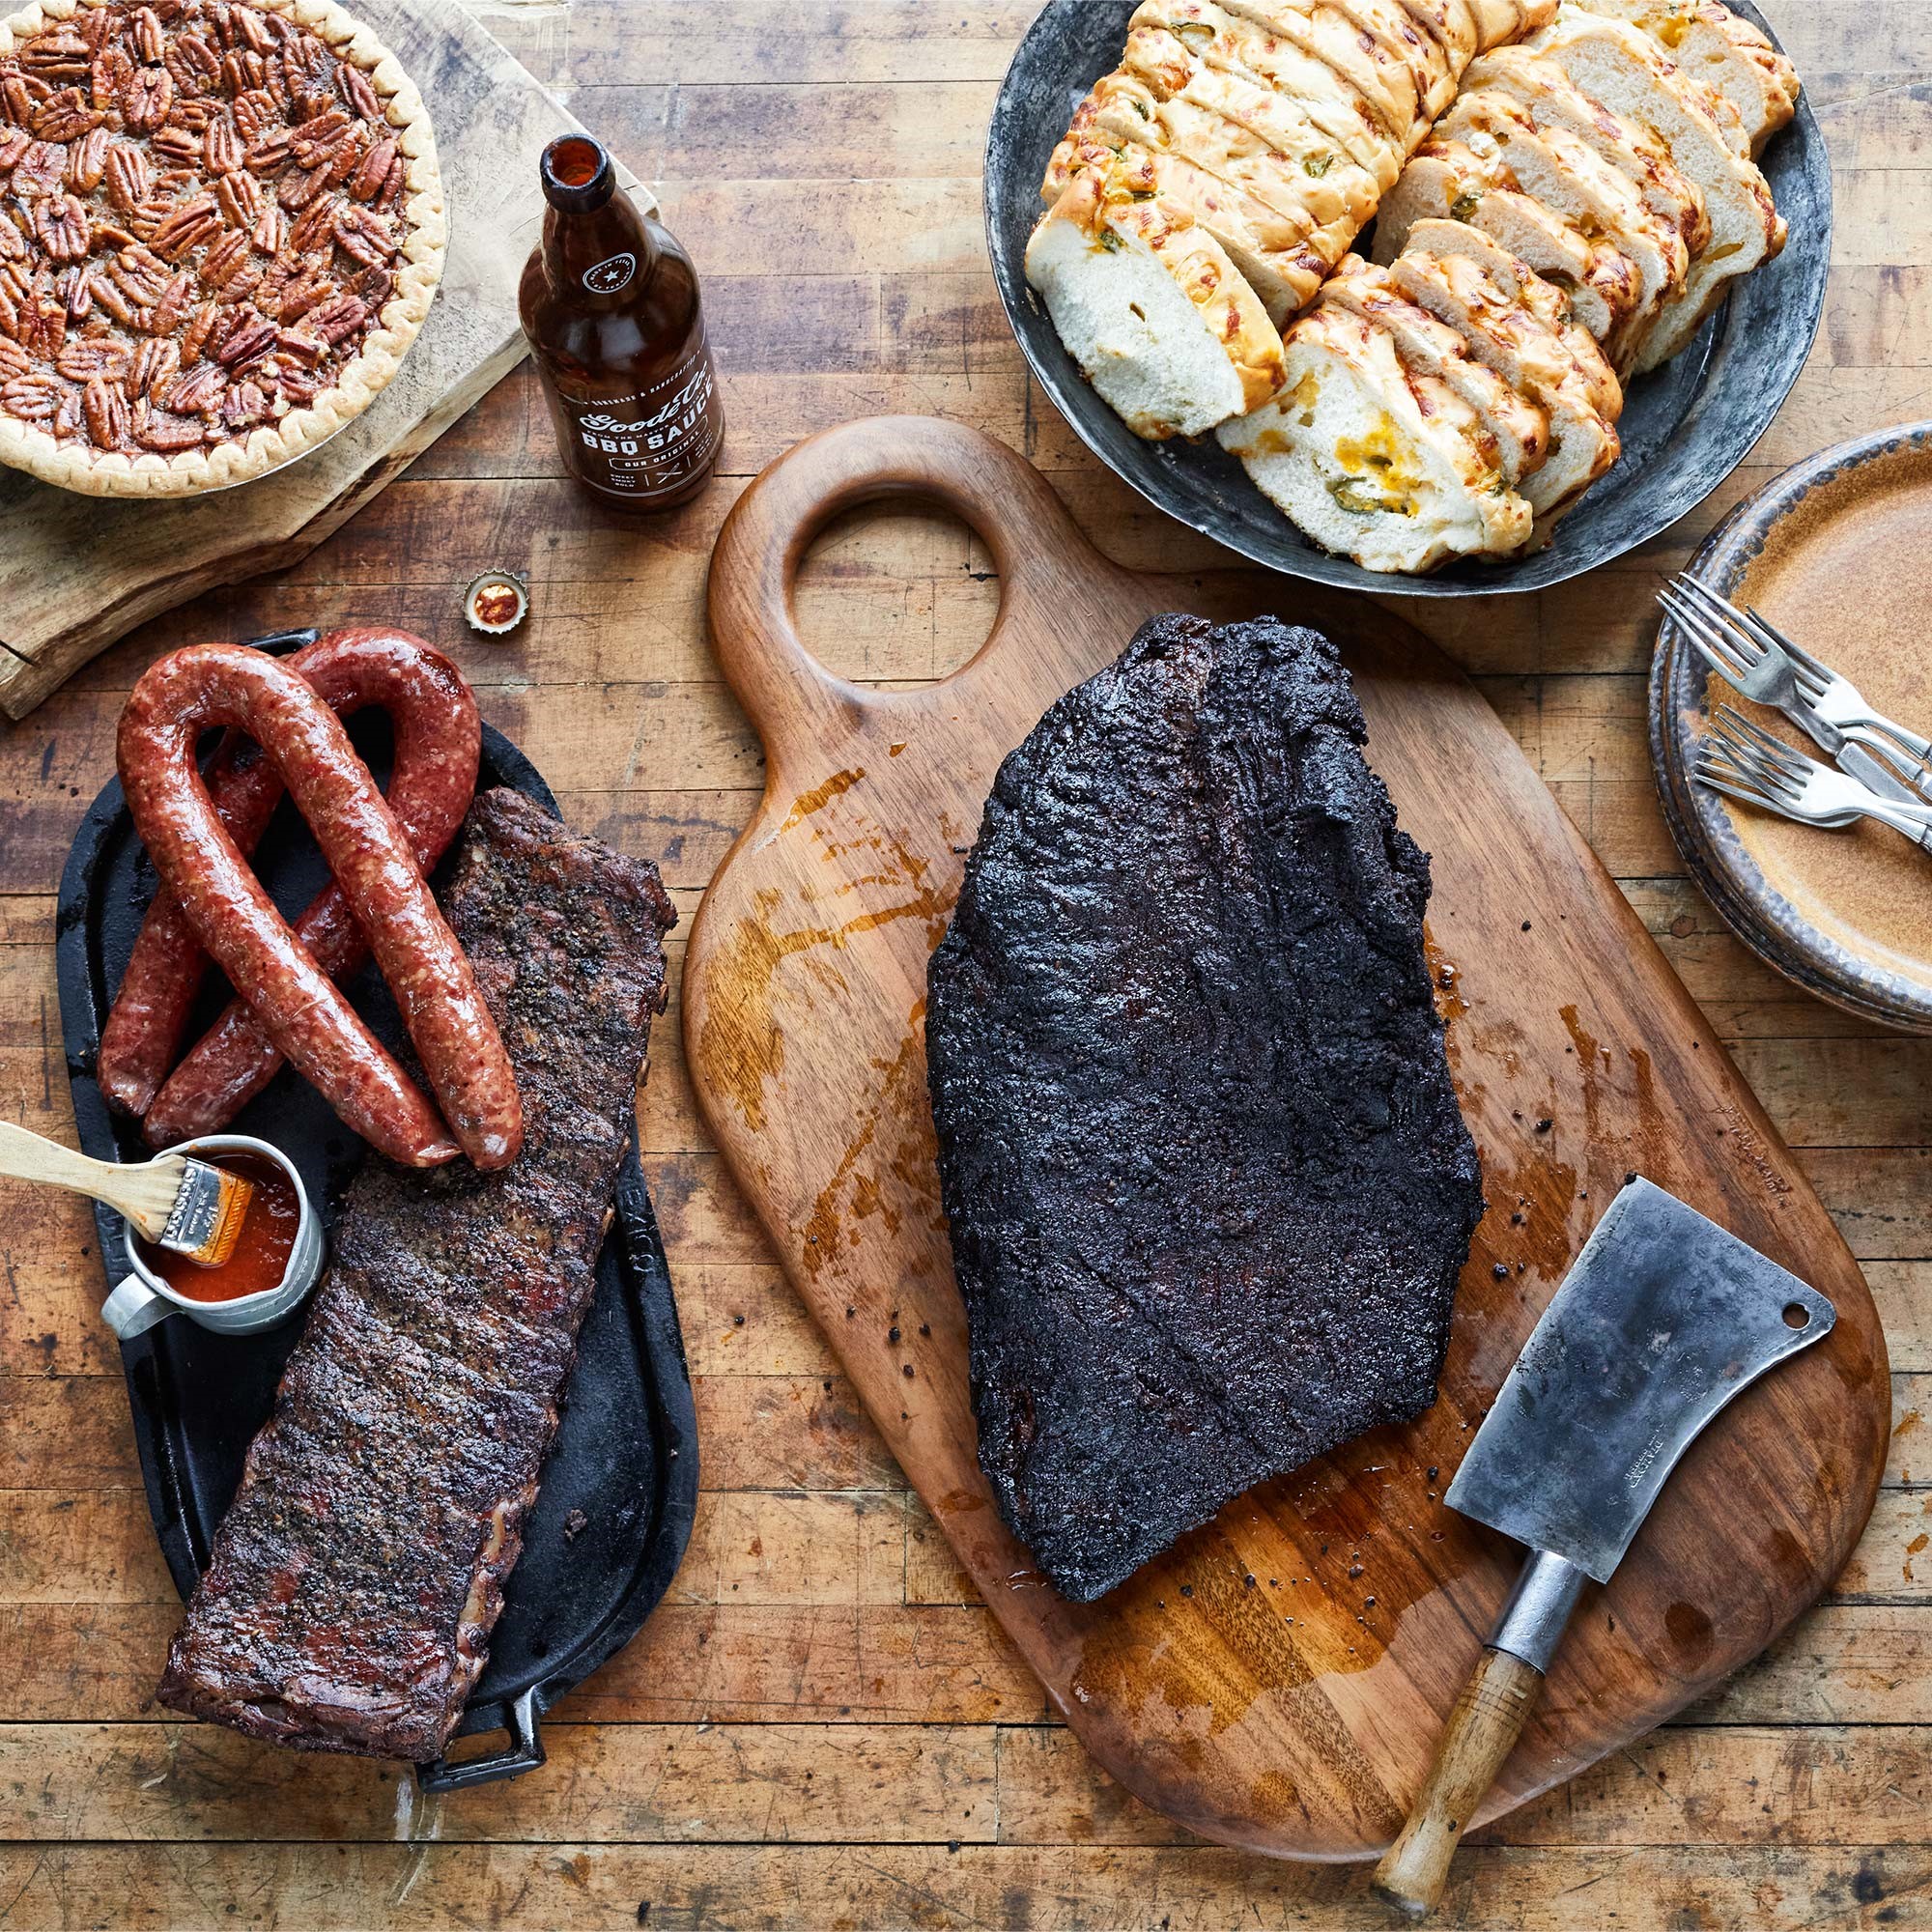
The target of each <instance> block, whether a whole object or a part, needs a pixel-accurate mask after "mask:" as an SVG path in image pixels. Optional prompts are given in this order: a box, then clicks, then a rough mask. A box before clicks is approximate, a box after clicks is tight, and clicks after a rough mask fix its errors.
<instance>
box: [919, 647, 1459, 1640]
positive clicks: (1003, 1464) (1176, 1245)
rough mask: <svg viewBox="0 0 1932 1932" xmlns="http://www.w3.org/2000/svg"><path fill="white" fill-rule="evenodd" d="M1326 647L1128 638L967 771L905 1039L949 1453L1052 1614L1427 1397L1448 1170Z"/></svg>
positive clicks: (1394, 859) (1371, 792) (1387, 830)
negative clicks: (916, 1020) (937, 1313)
mask: <svg viewBox="0 0 1932 1932" xmlns="http://www.w3.org/2000/svg"><path fill="white" fill-rule="evenodd" d="M1366 737H1367V733H1366V729H1365V726H1364V724H1363V720H1362V713H1361V709H1360V707H1359V705H1358V703H1357V701H1356V698H1355V696H1354V692H1353V689H1352V687H1351V685H1350V681H1349V676H1348V673H1347V672H1346V671H1345V670H1344V668H1343V667H1342V663H1341V660H1340V657H1339V656H1338V654H1337V652H1336V650H1335V648H1334V646H1333V645H1332V644H1331V643H1330V642H1329V641H1328V640H1327V639H1325V638H1323V637H1321V636H1319V635H1317V634H1316V633H1314V632H1310V631H1303V630H1291V629H1289V628H1287V627H1286V626H1284V625H1281V624H1278V623H1274V622H1271V621H1267V622H1258V623H1251V624H1238V625H1235V626H1232V627H1230V628H1228V629H1225V630H1215V629H1213V628H1212V627H1210V626H1209V625H1208V624H1207V623H1206V622H1204V621H1202V620H1200V619H1198V618H1189V617H1162V618H1158V619H1156V620H1155V621H1154V622H1152V623H1151V624H1149V625H1148V626H1147V627H1146V628H1145V629H1143V630H1142V631H1141V633H1140V635H1139V636H1138V637H1136V638H1135V639H1134V640H1133V642H1132V643H1131V644H1130V645H1129V646H1128V647H1127V649H1126V651H1125V652H1124V653H1123V654H1122V657H1121V658H1120V659H1119V660H1118V661H1117V662H1116V663H1115V664H1114V665H1113V666H1112V667H1111V668H1108V669H1107V670H1104V671H1102V672H1101V673H1100V674H1099V675H1098V676H1096V677H1094V678H1092V679H1090V680H1089V681H1088V682H1087V683H1086V684H1084V685H1082V686H1080V687H1079V688H1078V689H1077V690H1075V691H1073V692H1072V693H1070V694H1069V695H1068V696H1065V698H1063V699H1062V700H1061V701H1060V702H1059V703H1058V704H1056V705H1055V706H1054V707H1053V708H1052V710H1050V711H1049V712H1048V713H1047V714H1046V716H1045V717H1044V718H1043V719H1042V720H1041V721H1040V723H1039V725H1037V727H1036V728H1035V730H1034V731H1033V733H1032V735H1031V736H1030V737H1029V738H1028V739H1027V741H1026V742H1025V743H1024V744H1023V745H1022V746H1021V747H1020V748H1019V749H1018V750H1017V751H1016V752H1014V753H1012V755H1011V756H1010V757H1009V758H1008V759H1007V761H1006V763H1005V764H1004V765H1003V766H1002V767H1001V770H1000V774H999V778H998V781H996V783H995V785H994V788H993V794H992V797H991V799H990V800H989V801H988V803H987V806H986V812H985V818H984V822H983V823H982V825H981V827H980V838H979V842H978V843H977V844H976V845H975V847H974V849H973V853H972V857H971V858H970V860H969V861H968V863H967V867H966V878H965V884H964V887H963V889H962V891H961V894H960V898H959V903H958V908H957V910H956V912H955V913H954V915H953V919H952V927H951V930H950V931H949V932H948V933H947V935H946V938H945V941H944V942H943V944H942V945H941V946H940V948H939V950H938V952H936V953H935V954H934V956H933V960H932V965H931V974H930V985H929V998H928V1003H927V1017H926V1048H927V1056H928V1068H929V1075H930V1081H931V1092H932V1104H933V1116H934V1120H935V1122H936V1124H937V1127H938V1136H939V1171H940V1179H941V1183H942V1187H943V1191H944V1201H945V1207H946V1212H947V1216H948V1219H949V1221H950V1224H951V1228H952V1253H953V1261H954V1265H955V1270H956V1273H957V1276H958V1281H959V1288H960V1293H961V1294H962V1295H963V1296H964V1299H965V1303H966V1312H967V1316H968V1321H969V1327H970V1332H971V1341H972V1386H973V1403H974V1410H975V1413H976V1415H977V1416H978V1418H979V1425H980V1464H981V1466H982V1467H983V1469H984V1470H985V1473H986V1477H987V1480H988V1481H989V1483H990V1484H991V1486H992V1489H993V1493H994V1496H995V1497H996V1499H997V1501H998V1503H999V1506H1000V1509H1001V1511H1002V1512H1003V1514H1004V1515H1005V1517H1006V1520H1007V1521H1008V1522H1009V1525H1010V1526H1011V1527H1012V1529H1013V1530H1014V1532H1015V1533H1016V1534H1017V1535H1018V1536H1019V1537H1020V1539H1021V1540H1022V1541H1023V1542H1024V1543H1025V1544H1026V1545H1027V1547H1028V1548H1030V1549H1031V1550H1032V1552H1033V1554H1034V1556H1035V1558H1036V1559H1037V1562H1038V1563H1039V1565H1040V1567H1041V1569H1042V1570H1043V1571H1044V1572H1045V1574H1046V1575H1047V1577H1050V1578H1051V1580H1052V1581H1053V1582H1054V1584H1055V1585H1056V1586H1057V1587H1058V1588H1059V1589H1060V1590H1061V1591H1062V1592H1064V1593H1065V1595H1066V1596H1068V1597H1070V1598H1073V1599H1075V1600H1077V1601H1082V1602H1085V1601H1088V1600H1090V1599H1092V1598H1094V1597H1097V1596H1099V1595H1101V1594H1102V1593H1103V1592H1104V1591H1106V1590H1109V1589H1111V1588H1112V1587H1113V1586H1114V1585H1115V1584H1117V1583H1118V1582H1120V1581H1121V1580H1122V1578H1123V1577H1126V1576H1128V1575H1129V1574H1130V1573H1131V1572H1132V1571H1134V1570H1135V1569H1136V1568H1138V1567H1139V1566H1140V1565H1141V1564H1143V1563H1145V1562H1146V1561H1147V1560H1148V1558H1150V1557H1151V1556H1152V1555H1154V1554H1155V1553H1156V1552H1158V1551H1159V1550H1161V1549H1164V1548H1166V1547H1167V1546H1168V1545H1169V1544H1170V1543H1172V1542H1173V1541H1174V1540H1175V1538H1176V1537H1178V1536H1179V1535H1180V1534H1182V1532H1184V1531H1186V1530H1188V1529H1190V1528H1192V1527H1194V1526H1195V1525H1197V1524H1199V1523H1201V1522H1204V1521H1205V1520H1207V1519H1208V1518H1209V1517H1211V1516H1212V1515H1213V1514H1214V1512H1215V1511H1216V1510H1217V1509H1218V1508H1219V1507H1220V1506H1221V1505H1222V1504H1223V1503H1225V1502H1227V1501H1228V1500H1229V1499H1230V1498H1231V1497H1233V1496H1235V1495H1236V1494H1238V1493H1239V1492H1241V1491H1243V1490H1246V1489H1248V1488H1250V1487H1251V1486H1252V1485H1254V1484H1256V1483H1258V1482H1261V1481H1263V1480H1264V1478H1267V1477H1270V1476H1273V1475H1277V1474H1279V1473H1282V1472H1284V1471H1287V1470H1291V1469H1293V1468H1295V1467H1297V1466H1299V1465H1300V1464H1302V1463H1306V1462H1308V1461H1309V1460H1310V1459H1311V1458H1313V1457H1316V1456H1320V1455H1321V1454H1322V1453H1324V1452H1325V1451H1327V1450H1330V1449H1333V1448H1335V1447H1336V1446H1337V1445H1339V1444H1341V1443H1343V1442H1346V1441H1348V1440H1349V1439H1350V1437H1352V1436H1355V1435H1360V1434H1361V1433H1362V1432H1363V1431H1364V1430H1368V1429H1373V1428H1376V1427H1378V1425H1381V1424H1387V1423H1400V1422H1403V1421H1406V1420H1407V1419H1409V1418H1410V1417H1413V1416H1414V1415H1416V1414H1418V1413H1419V1412H1420V1411H1421V1410H1422V1409H1424V1408H1425V1407H1427V1406H1429V1404H1430V1403H1432V1402H1433V1401H1434V1400H1435V1380H1436V1377H1437V1376H1438V1374H1439V1373H1440V1370H1441V1365H1442V1358H1443V1352H1444V1350H1445V1348H1446V1346H1447V1341H1448V1334H1449V1316H1450V1307H1451V1303H1452V1300H1453V1298H1454V1294H1455V1289H1456V1280H1457V1276H1458V1274H1459V1273H1460V1271H1461V1269H1462V1267H1463V1263H1464V1261H1465V1260H1466V1259H1467V1254H1468V1243H1469V1237H1470V1235H1471V1234H1472V1233H1473V1231H1474V1228H1475V1224H1476V1222H1477V1220H1478V1218H1479V1217H1480V1215H1481V1213H1482V1206H1483V1204H1482V1191H1481V1179H1482V1177H1481V1171H1480V1168H1479V1165H1478V1162H1477V1158H1476V1151H1475V1148H1474V1146H1473V1144H1472V1143H1471V1141H1470V1138H1469V1135H1468V1132H1467V1130H1466V1129H1465V1127H1464V1126H1463V1119H1462V1115H1461V1113H1460V1112H1459V1110H1458V1107H1457V1103H1456V1096H1455V1094H1454V1092H1453V1090H1452V1088H1451V1086H1450V1081H1449V1072H1448V1067H1447V1065H1446V1062H1445V1058H1444V1053H1443V1034H1442V1027H1441V1024H1440V1022H1439V1021H1438V1019H1437V1016H1436V1012H1435V1004H1434V999H1433V991H1432V985H1431V978H1430V971H1429V966H1428V963H1427V960H1426V958H1425V955H1424V948H1423V924H1422V920H1423V911H1424V908H1425V907H1426V905H1427V903H1428V899H1429V891H1430V880H1429V862H1428V860H1427V858H1426V857H1425V855H1424V854H1423V853H1422V852H1420V851H1418V850H1417V848H1416V846H1415V844H1414V842H1413V841H1412V840H1411V839H1410V838H1408V837H1407V836H1406V834H1404V833H1402V832H1400V831H1398V830H1397V829H1396V822H1395V810H1394V808H1393V806H1392V805H1391V804H1390V802H1389V797H1388V794H1387V792H1386V791H1385V790H1384V788H1383V786H1382V783H1381V781H1380V780H1379V779H1378V778H1377V777H1376V775H1375V774H1374V773H1373V772H1372V771H1371V770H1370V769H1369V767H1368V765H1367V764H1366V763H1365V762H1364V759H1363V756H1362V753H1361V750H1360V747H1361V746H1362V745H1363V744H1364V743H1365V742H1366Z"/></svg>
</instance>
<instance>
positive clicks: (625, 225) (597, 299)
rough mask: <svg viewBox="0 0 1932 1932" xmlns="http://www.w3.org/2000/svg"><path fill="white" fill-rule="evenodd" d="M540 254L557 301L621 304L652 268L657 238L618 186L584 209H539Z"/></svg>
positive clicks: (603, 305)
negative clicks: (541, 221)
mask: <svg viewBox="0 0 1932 1932" xmlns="http://www.w3.org/2000/svg"><path fill="white" fill-rule="evenodd" d="M543 260H544V274H545V276H546V278H547V279H548V281H549V283H550V286H551V292H552V294H553V295H554V296H555V297H556V298H557V299H559V300H560V301H564V302H567V303H568V304H569V305H570V306H571V307H573V308H580V309H607V308H608V309H617V308H624V307H626V306H628V305H629V304H630V303H632V302H634V301H636V300H637V298H638V296H639V292H640V291H641V290H642V288H643V287H644V285H645V284H646V283H647V282H648V281H649V280H650V279H651V276H652V275H653V274H654V273H655V272H656V271H657V266H658V243H657V238H656V236H655V235H654V234H653V233H652V231H651V225H650V223H649V222H647V221H646V220H645V219H644V218H643V216H642V215H640V214H639V213H638V211H637V210H636V209H635V208H634V207H633V206H632V205H631V201H630V197H629V196H628V195H626V194H625V193H624V192H623V190H622V189H621V188H620V189H618V190H617V192H616V193H614V194H612V195H611V199H610V200H609V201H607V202H606V203H605V204H604V206H603V207H602V208H599V209H594V210H592V211H591V212H590V213H567V212H566V211H564V210H562V209H558V208H547V209H545V210H544V225H543Z"/></svg>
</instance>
